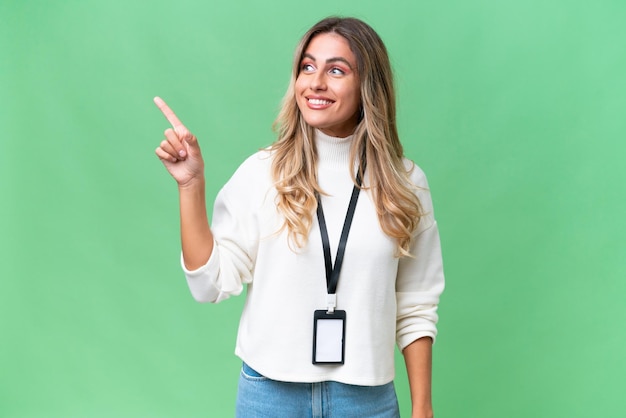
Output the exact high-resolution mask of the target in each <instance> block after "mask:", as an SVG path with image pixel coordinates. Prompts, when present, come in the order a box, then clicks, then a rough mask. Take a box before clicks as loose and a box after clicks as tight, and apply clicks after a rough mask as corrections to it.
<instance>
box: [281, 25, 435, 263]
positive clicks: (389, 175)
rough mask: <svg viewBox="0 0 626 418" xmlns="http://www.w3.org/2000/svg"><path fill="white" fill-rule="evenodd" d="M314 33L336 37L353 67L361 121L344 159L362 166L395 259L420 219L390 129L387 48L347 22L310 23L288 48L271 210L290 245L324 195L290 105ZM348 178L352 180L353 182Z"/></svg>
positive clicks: (300, 121) (301, 241)
mask: <svg viewBox="0 0 626 418" xmlns="http://www.w3.org/2000/svg"><path fill="white" fill-rule="evenodd" d="M322 33H335V34H338V35H340V36H342V37H344V38H345V39H346V40H347V41H348V44H349V45H350V49H351V51H352V53H353V54H354V56H355V58H356V62H357V68H356V72H357V75H358V77H359V80H360V92H361V116H360V120H359V122H358V124H357V126H356V128H355V131H354V136H353V139H352V144H351V150H350V154H351V160H352V161H357V159H360V158H362V156H364V158H365V159H366V161H367V170H366V173H367V177H366V178H367V181H366V182H364V186H363V188H369V189H371V193H372V197H373V201H374V204H375V207H376V212H377V214H378V220H379V223H380V226H381V228H382V230H383V231H384V232H385V233H386V234H387V235H388V236H389V237H391V238H394V239H395V240H396V242H397V252H396V253H397V254H396V255H397V256H407V255H410V253H409V247H410V244H411V237H412V234H413V232H414V231H415V229H416V227H417V225H418V223H419V221H420V218H421V216H422V214H423V213H422V207H421V205H420V202H419V199H418V198H417V196H416V193H415V189H416V187H415V186H414V185H413V184H412V183H411V181H410V179H409V174H410V171H407V168H406V166H405V164H404V161H403V155H404V152H403V149H402V145H401V143H400V139H399V137H398V131H397V127H396V100H395V92H394V85H393V74H392V70H391V65H390V62H389V56H388V54H387V49H386V48H385V45H384V43H383V41H382V40H381V39H380V37H379V36H378V34H377V33H376V32H375V31H374V30H373V29H372V28H371V27H370V26H369V25H367V24H366V23H365V22H363V21H361V20H359V19H355V18H341V17H329V18H326V19H323V20H321V21H320V22H318V23H317V24H315V25H314V26H313V27H312V28H311V29H309V31H308V32H307V33H306V34H305V35H304V36H303V37H302V39H301V40H300V43H299V44H298V46H297V47H296V50H295V54H294V60H293V69H292V74H291V80H290V83H289V87H288V89H287V92H286V94H285V97H284V98H283V102H282V108H281V110H280V112H279V114H278V116H277V118H276V121H275V123H274V129H275V130H276V131H277V134H278V138H277V140H276V142H274V144H272V146H271V150H272V154H273V160H272V176H273V179H274V181H275V186H276V190H277V191H278V196H277V202H276V203H277V207H278V211H279V213H281V214H282V215H283V217H284V224H283V229H284V228H287V230H288V232H289V234H288V235H289V241H290V245H291V244H292V243H295V245H296V246H297V247H298V248H301V247H302V246H304V245H305V244H306V242H307V240H308V236H309V232H310V229H311V225H312V223H313V215H314V212H315V209H316V207H317V199H316V194H317V193H319V194H324V191H323V190H321V188H320V186H319V184H318V182H317V175H316V173H317V150H316V147H315V141H314V137H315V129H314V128H313V127H312V126H310V125H309V124H307V123H306V122H305V120H304V118H303V116H302V114H301V113H300V109H299V108H298V105H297V103H296V96H295V82H296V79H297V78H298V75H299V72H300V62H301V61H302V58H303V54H304V52H305V51H306V49H307V47H308V45H309V43H310V42H311V40H312V39H313V38H314V37H315V36H317V35H319V34H322ZM355 177H356V174H355V173H353V181H355V184H356V180H355Z"/></svg>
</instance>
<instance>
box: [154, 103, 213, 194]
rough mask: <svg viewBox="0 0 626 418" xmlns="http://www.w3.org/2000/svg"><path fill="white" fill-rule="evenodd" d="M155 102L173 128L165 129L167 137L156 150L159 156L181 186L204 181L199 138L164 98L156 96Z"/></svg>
mask: <svg viewBox="0 0 626 418" xmlns="http://www.w3.org/2000/svg"><path fill="white" fill-rule="evenodd" d="M154 103H155V104H156V105H157V107H158V108H159V109H160V110H161V112H162V113H163V115H164V116H165V118H166V119H167V120H168V121H169V123H170V124H171V125H172V128H168V129H166V130H165V139H164V140H163V141H161V144H160V145H159V147H158V148H157V149H156V151H155V152H156V155H157V157H159V159H160V160H161V162H162V163H163V165H164V166H165V168H166V169H167V171H168V172H169V173H170V174H171V175H172V177H174V180H176V182H177V183H178V185H179V186H180V187H186V186H189V185H191V184H192V183H194V182H196V181H204V161H203V159H202V153H201V152H200V146H199V145H198V139H197V138H196V137H195V136H194V135H193V134H192V133H191V132H189V129H187V128H186V127H185V125H183V123H182V122H181V121H180V119H178V117H177V116H176V114H175V113H174V111H173V110H172V109H170V107H169V106H168V105H167V103H165V101H164V100H163V99H161V98H160V97H155V98H154Z"/></svg>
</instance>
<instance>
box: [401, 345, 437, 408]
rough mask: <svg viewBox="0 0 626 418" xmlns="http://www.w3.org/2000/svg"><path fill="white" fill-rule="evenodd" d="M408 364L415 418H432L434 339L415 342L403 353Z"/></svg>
mask: <svg viewBox="0 0 626 418" xmlns="http://www.w3.org/2000/svg"><path fill="white" fill-rule="evenodd" d="M402 354H403V355H404V361H405V363H406V370H407V375H408V377H409V386H410V388H411V403H412V405H413V407H412V415H411V416H412V417H413V418H432V417H433V406H432V398H431V385H432V339H431V338H429V337H424V338H420V339H418V340H415V341H413V342H412V343H411V344H409V345H408V346H407V347H405V349H404V350H403V351H402Z"/></svg>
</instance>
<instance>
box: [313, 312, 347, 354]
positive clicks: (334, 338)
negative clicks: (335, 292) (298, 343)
mask: <svg viewBox="0 0 626 418" xmlns="http://www.w3.org/2000/svg"><path fill="white" fill-rule="evenodd" d="M345 336H346V311H334V312H332V313H329V312H328V311H326V310H319V311H315V313H314V314H313V364H343V363H344V355H345Z"/></svg>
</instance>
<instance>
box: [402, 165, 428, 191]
mask: <svg viewBox="0 0 626 418" xmlns="http://www.w3.org/2000/svg"><path fill="white" fill-rule="evenodd" d="M403 162H404V168H405V169H406V171H407V175H408V177H409V179H410V180H411V183H413V184H414V185H415V186H417V187H420V188H424V189H428V180H427V179H426V173H424V170H422V169H421V167H420V166H418V165H417V164H415V162H413V161H412V160H410V159H408V158H406V157H404V158H403Z"/></svg>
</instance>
